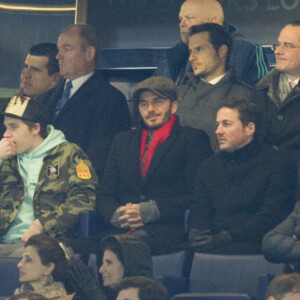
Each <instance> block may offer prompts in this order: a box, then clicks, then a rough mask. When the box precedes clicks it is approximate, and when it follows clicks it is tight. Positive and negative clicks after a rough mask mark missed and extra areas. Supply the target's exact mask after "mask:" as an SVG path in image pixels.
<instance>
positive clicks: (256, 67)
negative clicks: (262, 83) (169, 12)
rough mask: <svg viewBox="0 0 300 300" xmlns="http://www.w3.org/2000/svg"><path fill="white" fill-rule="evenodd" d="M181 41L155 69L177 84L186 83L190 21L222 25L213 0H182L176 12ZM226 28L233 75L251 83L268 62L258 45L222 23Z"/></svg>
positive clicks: (222, 20) (261, 73)
mask: <svg viewBox="0 0 300 300" xmlns="http://www.w3.org/2000/svg"><path fill="white" fill-rule="evenodd" d="M179 21H180V22H179V28H180V35H181V42H179V43H178V44H176V45H175V46H174V47H173V48H171V49H170V50H169V51H168V53H167V59H168V66H167V67H163V66H159V70H158V73H163V74H164V75H165V76H168V77H170V78H172V79H173V80H174V81H175V82H176V84H177V85H179V84H183V83H186V81H187V76H186V73H187V72H190V71H191V66H190V63H189V62H188V57H189V49H188V30H189V28H190V27H191V26H193V25H201V24H204V23H217V24H219V25H224V12H223V8H222V6H221V5H220V3H219V2H218V1H216V0H186V1H185V2H184V3H183V4H182V6H181V9H180V12H179ZM224 26H225V28H226V30H227V31H228V32H229V33H230V34H231V36H232V38H233V49H232V57H231V60H230V62H229V64H230V65H231V66H234V69H235V72H236V75H237V77H239V78H241V79H242V80H243V81H245V82H246V83H248V84H250V85H251V86H253V85H254V84H255V83H256V82H257V81H258V80H259V79H260V78H262V77H263V76H264V75H266V73H267V72H268V62H267V59H266V56H265V55H264V53H263V49H262V47H261V46H259V45H257V44H255V43H252V42H249V41H247V40H245V39H243V38H241V35H239V34H237V32H236V29H235V28H234V27H233V26H231V25H229V24H226V25H224Z"/></svg>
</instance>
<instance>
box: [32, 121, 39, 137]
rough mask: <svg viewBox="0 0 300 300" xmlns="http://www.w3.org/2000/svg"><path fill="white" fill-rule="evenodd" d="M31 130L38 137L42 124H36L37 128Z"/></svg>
mask: <svg viewBox="0 0 300 300" xmlns="http://www.w3.org/2000/svg"><path fill="white" fill-rule="evenodd" d="M31 130H32V132H33V135H38V134H39V133H40V131H41V124H40V123H35V126H34V127H33V128H32V129H31Z"/></svg>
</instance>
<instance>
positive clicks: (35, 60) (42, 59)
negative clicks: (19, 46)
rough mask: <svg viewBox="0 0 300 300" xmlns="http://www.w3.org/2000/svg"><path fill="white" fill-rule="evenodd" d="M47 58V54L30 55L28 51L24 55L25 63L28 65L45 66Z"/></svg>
mask: <svg viewBox="0 0 300 300" xmlns="http://www.w3.org/2000/svg"><path fill="white" fill-rule="evenodd" d="M48 62H49V59H48V57H47V56H44V55H43V56H38V55H31V54H30V53H29V54H28V55H27V56H26V59H25V64H27V65H28V66H33V67H38V68H46V66H47V64H48Z"/></svg>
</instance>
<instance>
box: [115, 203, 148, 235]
mask: <svg viewBox="0 0 300 300" xmlns="http://www.w3.org/2000/svg"><path fill="white" fill-rule="evenodd" d="M117 212H118V213H119V214H120V217H119V219H118V220H119V222H120V225H121V228H128V227H129V228H130V229H137V228H139V227H142V226H144V224H143V222H142V217H141V213H140V205H139V204H132V203H127V204H126V205H124V206H120V207H119V208H118V209H117Z"/></svg>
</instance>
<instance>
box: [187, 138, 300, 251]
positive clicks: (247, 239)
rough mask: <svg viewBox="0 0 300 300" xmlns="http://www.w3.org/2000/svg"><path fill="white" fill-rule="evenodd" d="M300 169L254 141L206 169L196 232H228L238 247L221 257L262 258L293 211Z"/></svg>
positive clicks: (195, 209)
mask: <svg viewBox="0 0 300 300" xmlns="http://www.w3.org/2000/svg"><path fill="white" fill-rule="evenodd" d="M296 177H297V168H296V165H295V163H294V161H293V160H291V159H290V158H289V156H287V155H286V154H283V153H282V152H280V151H276V150H273V149H270V148H269V147H267V146H265V145H264V144H261V143H260V142H257V141H256V140H254V141H253V142H251V143H250V144H248V145H247V146H245V147H243V148H242V149H239V150H236V151H234V152H233V153H229V152H225V151H222V152H220V153H218V154H215V155H214V156H212V157H211V158H209V159H207V160H206V161H205V162H204V163H203V164H201V166H200V168H199V172H198V179H197V182H196V195H195V201H194V203H193V205H192V206H191V214H190V220H189V227H190V229H193V228H197V229H200V230H206V229H210V230H212V232H214V233H218V232H220V231H221V230H226V231H228V232H229V233H230V234H231V235H232V237H233V242H232V244H231V245H229V246H228V247H227V248H225V249H218V251H216V252H218V253H227V254H234V253H235V254H243V253H245V254H247V253H248V254H251V253H260V252H261V251H260V245H261V241H262V238H263V236H264V235H265V234H266V233H267V232H268V231H269V230H270V229H272V228H274V226H276V225H277V224H278V223H280V222H281V221H282V220H284V218H286V216H287V215H288V214H289V213H290V211H291V210H292V207H293V205H294V193H295V189H296Z"/></svg>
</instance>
